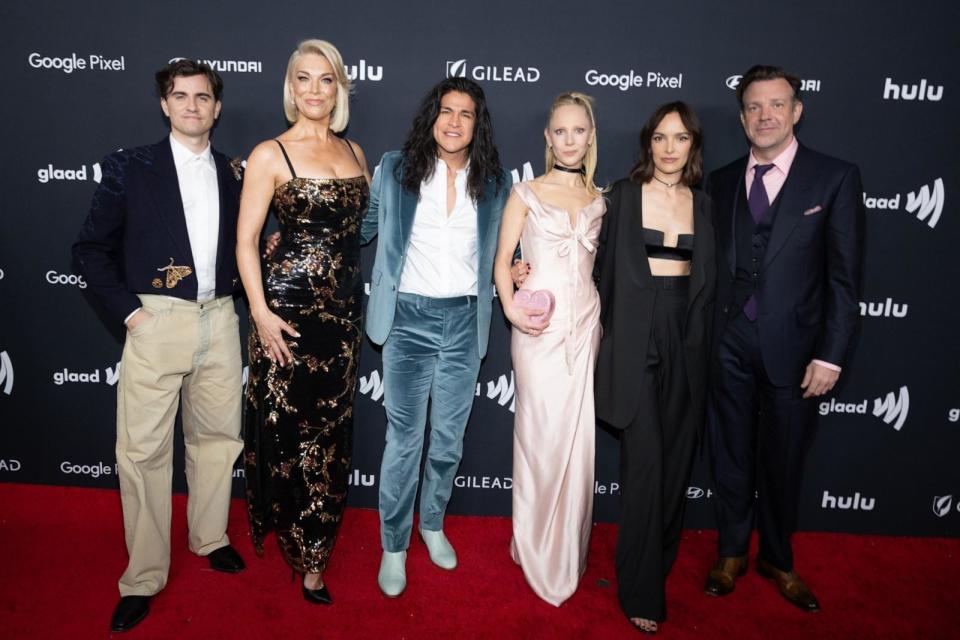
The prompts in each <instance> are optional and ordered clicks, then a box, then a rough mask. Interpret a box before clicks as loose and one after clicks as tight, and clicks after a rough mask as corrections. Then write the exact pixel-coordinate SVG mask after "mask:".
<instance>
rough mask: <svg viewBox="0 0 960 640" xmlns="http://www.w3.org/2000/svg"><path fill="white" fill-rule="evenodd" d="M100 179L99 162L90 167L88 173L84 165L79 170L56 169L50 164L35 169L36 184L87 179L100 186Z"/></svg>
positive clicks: (101, 175)
mask: <svg viewBox="0 0 960 640" xmlns="http://www.w3.org/2000/svg"><path fill="white" fill-rule="evenodd" d="M102 177H103V174H102V172H101V171H100V163H99V162H94V163H93V164H92V165H90V171H89V172H88V171H87V165H85V164H82V165H80V168H79V169H57V168H55V167H54V166H53V165H52V164H47V166H45V167H41V168H39V169H37V182H39V183H41V184H47V183H48V182H50V181H52V180H70V181H86V180H87V179H91V180H93V181H94V182H96V183H97V184H100V179H101V178H102Z"/></svg>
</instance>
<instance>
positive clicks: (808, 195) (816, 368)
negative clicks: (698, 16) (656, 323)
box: [706, 66, 864, 612]
mask: <svg viewBox="0 0 960 640" xmlns="http://www.w3.org/2000/svg"><path fill="white" fill-rule="evenodd" d="M737 99H738V100H739V102H740V120H741V123H742V124H743V129H744V131H745V132H746V135H747V138H748V139H749V140H750V152H749V153H748V154H747V155H746V156H745V157H742V158H740V159H739V160H736V161H734V162H732V163H731V164H729V165H727V166H725V167H723V168H721V169H718V170H717V171H714V172H713V173H712V174H711V175H710V179H709V184H708V191H709V193H710V195H711V197H712V198H713V205H714V206H713V210H714V215H715V219H714V228H715V229H716V233H717V259H718V270H717V274H718V276H717V301H716V307H717V319H716V322H715V323H714V327H715V337H714V345H715V346H716V347H717V360H716V362H715V365H716V366H715V368H714V379H713V381H712V383H713V384H712V390H713V393H712V403H711V404H712V407H711V419H710V428H709V432H710V440H711V447H712V462H713V471H714V479H715V481H716V490H717V500H716V512H717V527H718V530H719V555H720V558H719V560H718V561H717V563H716V564H715V565H714V567H713V568H712V569H711V570H710V573H709V576H708V578H707V583H706V592H707V593H708V594H709V595H714V596H723V595H727V594H729V593H730V592H731V591H733V588H734V583H735V580H736V578H737V577H738V576H740V575H743V573H744V572H745V571H746V568H747V549H748V545H749V541H750V532H751V529H752V528H753V522H754V519H755V518H756V522H757V529H758V531H759V534H760V552H759V555H758V558H757V570H758V572H759V573H760V574H761V575H763V576H765V577H768V578H771V579H773V580H774V581H775V582H776V583H777V586H778V587H779V589H780V592H781V594H782V595H783V596H784V597H785V598H787V600H789V601H790V602H791V603H793V604H795V605H796V606H798V607H800V608H801V609H803V610H804V611H810V612H813V611H818V610H819V608H820V605H819V603H818V601H817V599H816V598H815V597H814V595H813V593H811V591H810V590H809V589H808V588H807V586H806V585H805V584H804V583H803V582H802V581H801V580H800V578H799V577H798V576H797V574H796V573H795V572H794V571H793V553H792V551H791V548H790V535H791V534H792V533H793V531H794V529H795V528H796V519H797V515H796V513H797V502H798V494H799V489H800V481H801V474H802V471H803V460H804V456H805V454H806V451H807V449H808V448H809V445H810V443H811V441H812V438H813V434H814V427H815V424H816V419H815V418H816V415H815V413H816V412H815V399H816V397H817V396H822V395H823V394H825V393H827V392H829V391H830V390H831V389H832V388H833V386H834V385H835V384H836V382H837V379H838V378H839V376H840V373H841V371H842V368H843V367H844V366H845V365H846V363H847V361H848V357H849V354H850V351H851V347H852V344H853V338H854V333H855V331H856V327H857V323H858V319H859V308H858V300H859V289H860V279H861V253H862V248H863V232H864V210H863V204H862V202H861V193H862V189H861V183H860V172H859V170H858V169H857V167H855V166H854V165H852V164H850V163H848V162H844V161H842V160H838V159H836V158H832V157H830V156H827V155H824V154H821V153H818V152H816V151H813V150H811V149H808V148H807V147H805V146H803V145H801V144H799V143H798V142H797V139H796V137H795V136H794V131H793V129H794V126H795V125H796V124H797V122H798V121H799V120H800V115H801V113H802V112H803V103H802V102H801V100H800V80H799V79H798V78H796V77H795V76H792V75H790V74H789V73H786V72H785V71H784V70H783V69H781V68H779V67H771V66H755V67H753V68H752V69H750V70H749V71H748V72H747V73H746V74H745V75H744V76H743V78H742V79H741V81H740V85H739V87H738V88H737ZM755 493H756V496H757V498H756V500H755V499H754V495H755Z"/></svg>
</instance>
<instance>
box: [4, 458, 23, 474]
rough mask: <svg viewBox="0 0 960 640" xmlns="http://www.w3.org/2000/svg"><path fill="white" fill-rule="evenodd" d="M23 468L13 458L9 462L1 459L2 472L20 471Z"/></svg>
mask: <svg viewBox="0 0 960 640" xmlns="http://www.w3.org/2000/svg"><path fill="white" fill-rule="evenodd" d="M22 468H23V465H21V464H20V461H19V460H14V459H13V458H11V459H9V460H3V459H0V471H20V469H22Z"/></svg>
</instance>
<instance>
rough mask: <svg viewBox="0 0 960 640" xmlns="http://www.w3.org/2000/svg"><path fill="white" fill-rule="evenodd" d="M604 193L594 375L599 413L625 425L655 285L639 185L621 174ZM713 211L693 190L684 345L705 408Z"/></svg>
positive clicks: (695, 398) (696, 404)
mask: <svg viewBox="0 0 960 640" xmlns="http://www.w3.org/2000/svg"><path fill="white" fill-rule="evenodd" d="M607 200H608V204H607V213H606V215H605V216H604V218H603V227H602V228H601V230H600V245H599V247H598V248H597V261H596V264H595V267H594V276H595V277H597V278H598V290H599V292H600V317H601V322H602V324H603V337H602V338H601V340H600V352H599V354H598V356H597V371H596V376H595V382H596V390H595V399H596V412H597V417H598V418H599V419H600V420H603V421H604V422H606V423H608V424H610V425H611V426H613V427H616V428H618V429H625V428H627V427H628V426H629V425H630V422H631V421H632V420H633V417H634V416H635V415H636V413H637V410H638V409H639V404H640V394H639V393H638V380H639V379H640V375H641V373H642V371H643V367H644V366H645V362H646V359H647V341H648V340H649V337H650V326H651V324H652V321H653V305H654V301H655V296H656V289H654V285H653V276H652V275H651V273H650V263H649V262H648V260H647V250H646V246H645V244H644V241H643V213H642V211H641V203H642V191H641V188H640V185H638V184H636V183H634V182H632V181H630V180H626V179H624V180H620V181H618V182H617V183H616V184H614V185H613V188H612V189H611V190H610V192H609V193H608V194H607ZM710 217H711V216H710V199H709V198H708V197H707V196H706V194H704V192H702V191H700V190H698V189H694V190H693V233H694V236H693V259H692V264H691V267H690V292H689V297H688V300H687V314H686V324H685V329H684V352H685V354H686V358H685V359H686V362H685V364H686V370H687V378H688V381H689V383H690V394H691V397H692V403H693V407H692V410H693V411H696V412H697V413H698V414H700V415H702V414H703V412H704V410H705V406H706V404H705V403H706V388H707V377H708V376H707V373H708V366H709V361H710V357H709V354H710V344H709V341H710V336H711V325H712V321H713V300H714V296H715V288H716V284H715V282H716V277H715V274H716V270H715V265H716V258H715V255H714V254H715V249H714V238H715V234H714V229H713V223H712V222H711V219H710Z"/></svg>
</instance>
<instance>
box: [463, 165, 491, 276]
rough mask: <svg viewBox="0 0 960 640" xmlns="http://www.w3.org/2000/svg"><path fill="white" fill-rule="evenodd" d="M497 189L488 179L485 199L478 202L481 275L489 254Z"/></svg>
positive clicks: (478, 265) (478, 249)
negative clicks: (488, 237) (492, 206)
mask: <svg viewBox="0 0 960 640" xmlns="http://www.w3.org/2000/svg"><path fill="white" fill-rule="evenodd" d="M496 188H497V185H496V181H495V180H493V179H488V180H487V186H486V188H485V189H484V190H483V198H481V199H480V201H479V202H477V273H481V270H480V265H481V264H483V263H484V262H483V260H484V257H485V256H486V254H487V246H488V243H487V230H488V228H489V226H490V206H491V202H492V201H493V198H494V197H495V196H494V191H495V190H496ZM468 195H469V194H468Z"/></svg>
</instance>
